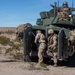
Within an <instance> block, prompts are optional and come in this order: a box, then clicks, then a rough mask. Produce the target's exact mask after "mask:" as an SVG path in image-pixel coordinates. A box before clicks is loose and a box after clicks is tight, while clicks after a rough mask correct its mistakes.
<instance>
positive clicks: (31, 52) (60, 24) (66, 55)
mask: <svg viewBox="0 0 75 75" xmlns="http://www.w3.org/2000/svg"><path fill="white" fill-rule="evenodd" d="M58 8H61V7H57V6H56V3H55V6H54V8H53V9H51V10H50V11H48V12H47V11H44V12H40V17H41V18H39V19H37V21H36V25H35V26H29V27H25V28H24V60H27V59H28V58H29V57H31V56H34V57H35V56H37V52H38V51H37V46H36V45H35V43H34V39H35V35H36V31H37V30H41V31H42V33H43V34H45V36H46V38H48V30H49V29H53V30H54V32H55V33H56V34H57V35H58V49H57V53H58V54H57V58H58V60H67V61H69V63H70V64H71V65H72V64H73V63H74V65H75V58H74V57H75V55H74V52H75V50H72V49H68V47H67V44H68V43H67V39H68V38H69V37H70V34H69V32H70V31H71V30H74V29H75V14H73V13H72V12H73V11H74V9H75V8H72V7H70V8H69V9H70V11H69V12H70V14H69V15H70V19H72V20H59V19H58V17H57V13H58V11H57V9H58ZM44 57H48V56H47V54H46V53H45V54H44Z"/></svg>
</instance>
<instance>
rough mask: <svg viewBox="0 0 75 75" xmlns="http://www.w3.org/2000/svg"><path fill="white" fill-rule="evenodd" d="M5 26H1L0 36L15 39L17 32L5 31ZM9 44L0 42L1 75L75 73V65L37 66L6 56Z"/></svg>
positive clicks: (64, 74) (67, 74)
mask: <svg viewBox="0 0 75 75" xmlns="http://www.w3.org/2000/svg"><path fill="white" fill-rule="evenodd" d="M3 29H4V28H0V30H1V32H2V31H3V33H1V34H0V36H6V37H8V38H10V40H11V41H13V40H14V39H15V38H16V35H15V33H13V35H11V34H7V33H4V30H3ZM9 30H10V31H11V30H15V29H14V28H11V29H10V28H5V32H7V31H9ZM9 47H10V46H9V45H6V46H3V45H1V44H0V75H75V67H67V66H66V65H65V66H64V65H63V66H58V67H54V66H53V65H50V64H49V65H47V66H46V67H45V68H44V67H43V68H39V69H38V68H35V66H36V63H35V62H31V63H28V62H24V61H23V60H17V59H9V58H8V56H5V50H6V49H7V48H9Z"/></svg>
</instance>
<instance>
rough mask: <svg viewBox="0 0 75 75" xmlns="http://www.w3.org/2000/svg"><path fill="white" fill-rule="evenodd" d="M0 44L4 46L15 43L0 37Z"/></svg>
mask: <svg viewBox="0 0 75 75" xmlns="http://www.w3.org/2000/svg"><path fill="white" fill-rule="evenodd" d="M0 44H2V45H10V46H11V45H13V42H12V41H10V39H9V38H7V37H5V36H0Z"/></svg>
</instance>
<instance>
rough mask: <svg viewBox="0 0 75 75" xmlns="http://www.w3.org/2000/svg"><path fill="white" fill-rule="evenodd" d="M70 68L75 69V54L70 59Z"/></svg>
mask: <svg viewBox="0 0 75 75" xmlns="http://www.w3.org/2000/svg"><path fill="white" fill-rule="evenodd" d="M68 66H69V67H75V53H74V54H73V55H72V56H70V57H69V59H68Z"/></svg>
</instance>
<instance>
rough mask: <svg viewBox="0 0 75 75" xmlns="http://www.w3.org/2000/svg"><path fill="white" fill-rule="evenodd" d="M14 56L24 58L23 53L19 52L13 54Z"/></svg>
mask: <svg viewBox="0 0 75 75" xmlns="http://www.w3.org/2000/svg"><path fill="white" fill-rule="evenodd" d="M13 57H14V58H15V59H22V58H23V54H22V53H19V52H17V53H16V54H13Z"/></svg>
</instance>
